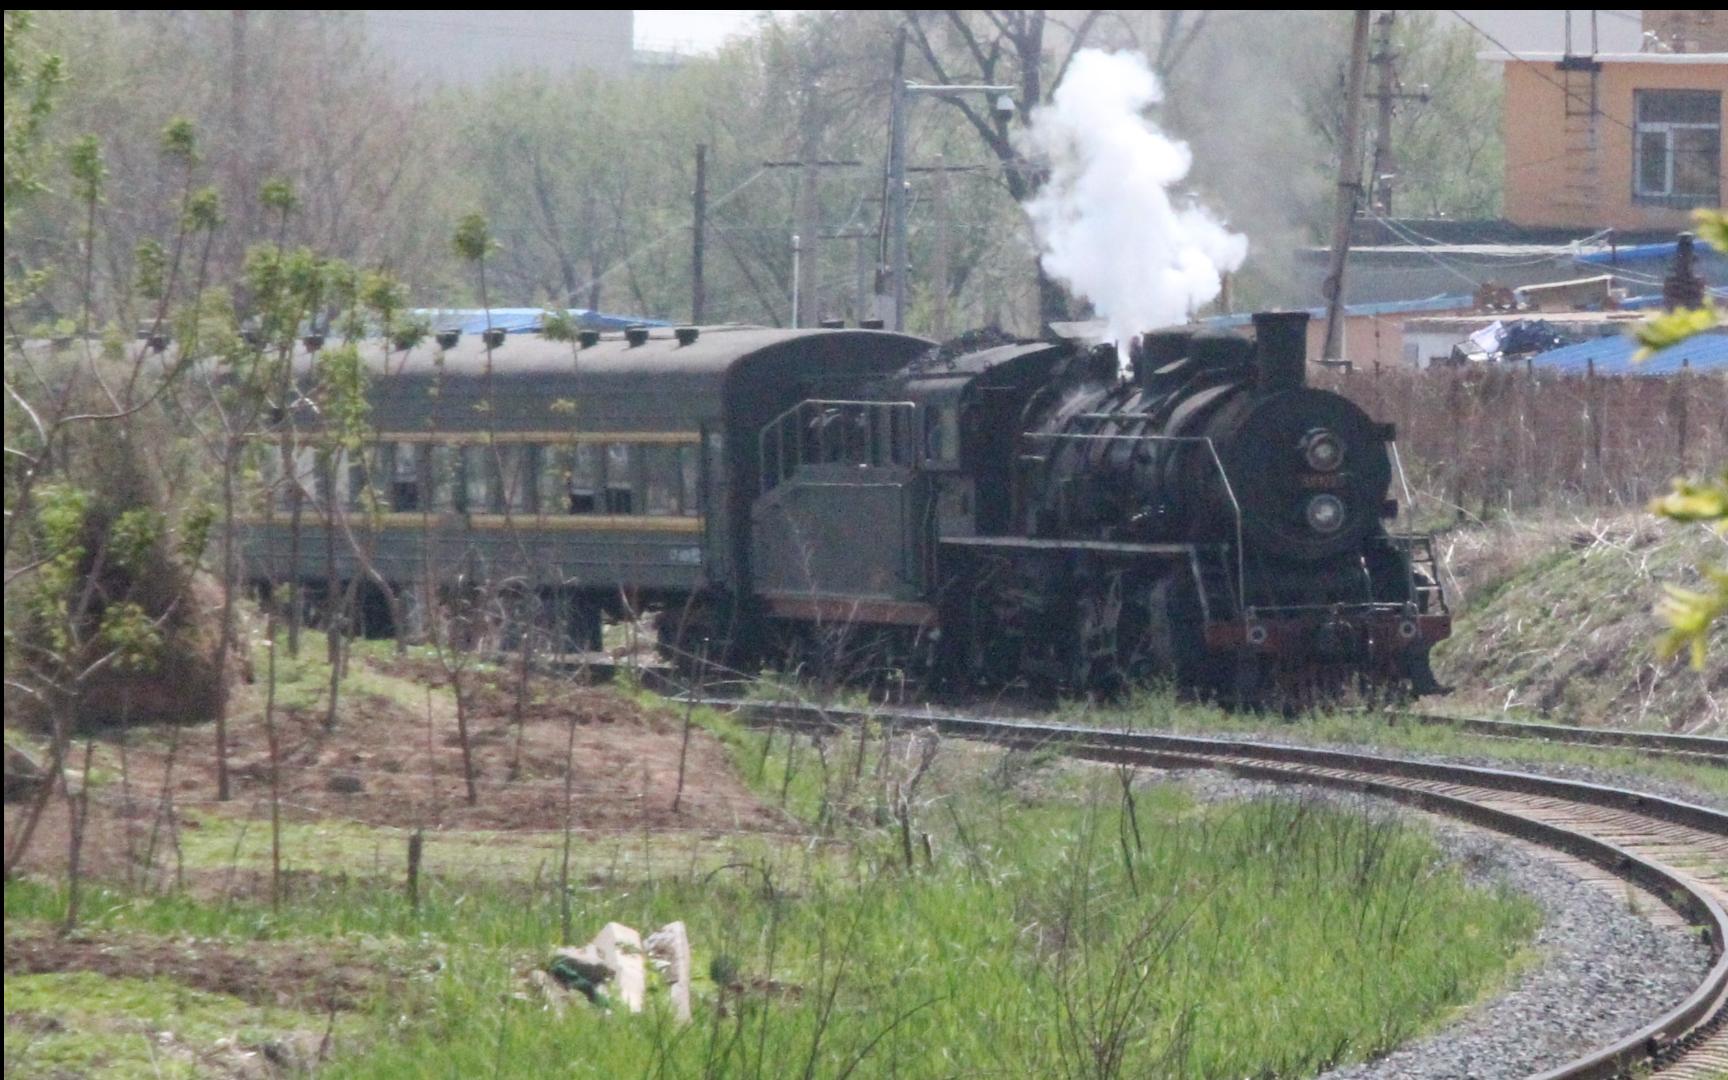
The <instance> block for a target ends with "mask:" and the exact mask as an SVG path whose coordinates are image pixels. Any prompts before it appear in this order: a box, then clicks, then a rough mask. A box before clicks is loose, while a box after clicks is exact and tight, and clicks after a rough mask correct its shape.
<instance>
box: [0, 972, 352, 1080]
mask: <svg viewBox="0 0 1728 1080" xmlns="http://www.w3.org/2000/svg"><path fill="white" fill-rule="evenodd" d="M5 1007H6V1025H7V1034H6V1059H5V1060H6V1075H7V1076H18V1077H31V1076H45V1077H58V1076H92V1075H101V1076H105V1077H113V1078H116V1080H119V1078H128V1080H129V1078H133V1077H137V1078H141V1080H142V1078H157V1077H174V1078H179V1077H195V1076H207V1075H209V1074H210V1071H211V1069H212V1067H213V1066H218V1063H220V1062H222V1061H223V1060H224V1057H225V1056H226V1055H232V1056H231V1058H230V1060H229V1062H228V1063H229V1064H231V1065H233V1066H240V1065H242V1064H243V1061H244V1057H245V1056H251V1055H253V1054H255V1053H256V1052H257V1049H258V1048H259V1047H262V1046H264V1045H266V1044H276V1045H281V1044H282V1040H283V1037H284V1034H285V1033H297V1034H299V1035H300V1036H302V1038H304V1039H307V1040H309V1041H310V1044H311V1045H312V1046H314V1047H315V1046H317V1045H318V1043H319V1041H320V1036H321V1035H322V1033H323V1032H324V1030H325V1024H326V1020H325V1018H323V1017H318V1016H313V1015H310V1014H307V1013H301V1012H297V1011H295V1010H292V1009H283V1008H275V1007H265V1006H258V1005H251V1004H248V1003H246V1002H244V1001H241V1000H240V999H238V998H234V997H230V996H228V995H226V994H213V993H205V992H203V991H199V990H193V989H190V988H188V987H186V986H183V985H181V984H179V983H177V982H174V981H173V980H171V979H132V978H108V977H105V976H102V975H97V974H94V973H91V972H82V971H80V972H57V973H52V974H41V975H8V976H7V977H6V986H5ZM348 1026H349V1025H346V1024H345V1025H344V1028H346V1027H348Z"/></svg>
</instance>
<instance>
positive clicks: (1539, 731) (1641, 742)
mask: <svg viewBox="0 0 1728 1080" xmlns="http://www.w3.org/2000/svg"><path fill="white" fill-rule="evenodd" d="M1387 716H1388V717H1389V718H1391V719H1399V720H1413V721H1415V722H1416V723H1418V724H1433V725H1437V726H1444V727H1453V728H1457V729H1459V730H1460V731H1467V732H1470V733H1471V734H1475V735H1491V736H1494V737H1496V738H1511V739H1537V740H1545V741H1548V742H1560V743H1577V744H1580V745H1584V746H1605V747H1611V748H1616V749H1623V750H1635V751H1638V752H1639V753H1645V754H1657V755H1663V756H1672V757H1675V758H1677V759H1681V760H1686V759H1692V760H1698V761H1704V762H1708V763H1712V764H1721V765H1728V738H1717V737H1714V736H1710V735H1676V734H1672V733H1669V732H1661V731H1622V730H1619V729H1617V728H1588V727H1571V726H1569V725H1566V724H1539V723H1535V722H1533V721H1528V720H1490V719H1488V718H1486V717H1475V716H1448V715H1446V714H1444V713H1418V712H1393V713H1388V714H1387Z"/></svg>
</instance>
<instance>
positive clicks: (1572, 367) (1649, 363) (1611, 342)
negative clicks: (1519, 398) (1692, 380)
mask: <svg viewBox="0 0 1728 1080" xmlns="http://www.w3.org/2000/svg"><path fill="white" fill-rule="evenodd" d="M1637 351H1638V342H1636V341H1635V340H1633V339H1632V338H1631V337H1630V336H1628V335H1625V334H1614V335H1612V336H1609V337H1602V338H1597V339H1595V340H1593V341H1585V342H1580V343H1579V344H1577V345H1567V346H1565V347H1564V348H1559V349H1550V350H1549V351H1548V352H1545V353H1537V354H1536V355H1535V356H1533V357H1531V358H1530V362H1531V363H1532V364H1534V365H1535V366H1537V367H1541V368H1547V369H1551V370H1555V371H1569V372H1583V371H1586V370H1589V369H1592V368H1593V369H1594V370H1595V371H1596V373H1597V374H1598V375H1672V374H1674V373H1676V372H1678V371H1681V370H1690V371H1712V372H1728V332H1710V333H1704V334H1698V335H1696V336H1694V337H1690V338H1687V339H1686V340H1685V341H1682V342H1681V343H1680V344H1678V345H1671V346H1669V347H1668V348H1666V349H1662V350H1660V351H1658V352H1656V353H1652V354H1651V355H1650V357H1649V358H1648V359H1646V360H1644V361H1643V362H1641V363H1633V362H1632V357H1633V355H1634V354H1635V353H1637Z"/></svg>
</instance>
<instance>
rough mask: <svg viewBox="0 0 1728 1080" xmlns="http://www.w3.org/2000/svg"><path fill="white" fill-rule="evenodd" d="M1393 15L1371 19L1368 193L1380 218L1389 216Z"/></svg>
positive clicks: (1391, 166) (1383, 12)
mask: <svg viewBox="0 0 1728 1080" xmlns="http://www.w3.org/2000/svg"><path fill="white" fill-rule="evenodd" d="M1394 17H1395V16H1394V13H1393V12H1391V11H1382V12H1381V13H1380V14H1379V15H1378V16H1377V17H1376V18H1375V19H1374V55H1373V56H1371V57H1369V63H1371V64H1373V65H1374V66H1375V67H1376V68H1377V69H1379V75H1380V78H1379V84H1380V86H1379V89H1378V90H1376V91H1375V94H1374V105H1375V112H1376V114H1377V116H1376V124H1375V128H1374V176H1373V184H1372V185H1371V186H1370V188H1369V190H1370V191H1372V192H1373V193H1374V195H1373V198H1372V199H1371V200H1370V205H1371V206H1373V208H1374V212H1375V213H1377V214H1379V215H1380V216H1381V217H1391V216H1392V169H1393V165H1392V95H1393V93H1394V87H1395V86H1396V84H1397V79H1398V76H1397V72H1396V70H1395V69H1394V68H1393V66H1392V20H1393V18H1394Z"/></svg>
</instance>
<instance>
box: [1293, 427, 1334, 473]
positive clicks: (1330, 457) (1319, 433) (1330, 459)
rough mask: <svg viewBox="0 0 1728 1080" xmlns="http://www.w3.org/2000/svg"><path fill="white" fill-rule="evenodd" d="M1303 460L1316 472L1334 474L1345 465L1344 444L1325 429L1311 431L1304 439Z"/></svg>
mask: <svg viewBox="0 0 1728 1080" xmlns="http://www.w3.org/2000/svg"><path fill="white" fill-rule="evenodd" d="M1302 460H1303V461H1306V462H1307V463H1308V467H1309V468H1310V469H1313V470H1314V471H1315V472H1332V471H1334V470H1336V469H1337V468H1338V466H1340V465H1342V464H1344V443H1343V442H1342V441H1341V440H1340V439H1339V438H1338V436H1336V435H1334V434H1332V433H1331V432H1330V431H1327V430H1326V429H1325V428H1319V429H1317V430H1314V431H1310V432H1309V433H1308V434H1307V435H1306V436H1304V437H1303V439H1302Z"/></svg>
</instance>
